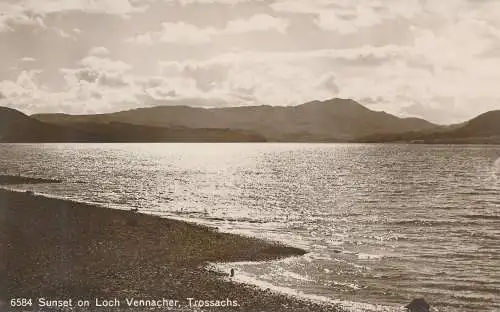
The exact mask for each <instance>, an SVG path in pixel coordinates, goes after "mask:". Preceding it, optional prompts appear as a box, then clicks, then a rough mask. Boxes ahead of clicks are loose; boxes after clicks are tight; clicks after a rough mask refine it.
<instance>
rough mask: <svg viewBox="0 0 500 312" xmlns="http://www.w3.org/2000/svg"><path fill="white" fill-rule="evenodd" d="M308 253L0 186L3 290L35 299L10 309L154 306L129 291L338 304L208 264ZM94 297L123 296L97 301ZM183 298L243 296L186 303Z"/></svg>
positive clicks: (272, 306) (3, 294)
mask: <svg viewBox="0 0 500 312" xmlns="http://www.w3.org/2000/svg"><path fill="white" fill-rule="evenodd" d="M304 253H305V251H303V250H301V249H297V248H292V247H287V246H283V245H280V244H278V243H273V242H268V241H263V240H259V239H254V238H248V237H243V236H238V235H233V234H226V233H219V232H217V230H215V229H211V228H208V227H205V226H199V225H194V224H190V223H186V222H182V221H177V220H171V219H165V218H159V217H156V216H150V215H144V214H140V213H134V212H131V211H120V210H113V209H106V208H101V207H97V206H92V205H87V204H81V203H75V202H71V201H64V200H59V199H51V198H45V197H41V196H34V195H32V194H25V193H16V192H10V191H5V190H0V300H1V301H3V302H4V304H5V302H10V299H11V298H32V299H33V308H32V309H27V308H23V309H8V310H9V311H28V310H40V309H39V308H38V307H37V304H38V301H37V300H38V298H41V297H45V298H47V299H58V300H65V299H72V301H73V302H72V304H73V306H74V305H75V300H77V299H88V300H89V301H90V302H91V307H90V308H88V307H87V308H81V309H80V308H74V309H73V310H71V311H146V310H148V311H149V309H148V308H145V307H140V308H129V307H127V305H126V302H125V300H126V298H136V299H155V300H156V299H161V298H167V299H173V300H179V305H178V306H177V307H175V308H173V309H170V311H259V312H261V311H340V309H338V308H335V307H332V306H328V305H324V304H317V303H313V302H308V301H305V300H299V299H297V298H293V297H289V296H285V295H280V294H276V293H272V292H270V291H266V290H261V289H258V288H256V287H252V286H246V285H242V284H237V283H233V282H228V281H224V280H223V279H222V277H223V276H221V274H220V273H215V272H209V271H207V270H206V269H205V268H204V267H205V265H206V264H207V263H208V262H229V261H263V260H269V259H277V258H281V257H286V256H295V255H302V254H304ZM236 274H237V273H236ZM226 279H227V277H226ZM96 298H101V299H114V298H116V299H118V300H119V301H120V306H119V307H114V308H109V307H108V308H104V307H95V299H96ZM186 298H194V299H196V300H198V299H199V300H220V301H221V302H222V301H224V302H225V301H226V299H229V300H230V301H232V302H234V301H236V302H237V305H238V306H232V307H211V308H210V307H209V308H196V307H193V306H191V307H189V306H188V300H187V299H186ZM214 304H217V303H214ZM35 307H36V308H35ZM4 308H5V306H4ZM1 309H2V308H0V310H1ZM57 310H60V309H56V308H49V309H45V310H44V311H57ZM61 310H63V309H61ZM153 310H155V311H168V310H169V309H166V308H155V309H153Z"/></svg>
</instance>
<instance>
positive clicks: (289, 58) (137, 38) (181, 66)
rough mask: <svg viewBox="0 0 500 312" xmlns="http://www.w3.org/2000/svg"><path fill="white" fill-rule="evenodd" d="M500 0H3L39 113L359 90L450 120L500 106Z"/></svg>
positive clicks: (17, 69) (22, 93)
mask: <svg viewBox="0 0 500 312" xmlns="http://www.w3.org/2000/svg"><path fill="white" fill-rule="evenodd" d="M499 87H500V1H497V0H439V1H436V0H0V105H2V106H8V107H12V108H15V109H19V110H21V111H23V112H25V113H27V114H33V113H51V112H63V113H70V114H89V113H106V112H114V111H121V110H127V109H132V108H136V107H147V106H155V105H165V104H167V105H176V104H184V105H191V106H202V107H221V106H242V105H279V106H289V105H298V104H301V103H304V102H308V101H313V100H325V99H329V98H334V97H339V98H351V99H354V100H356V101H358V102H359V103H361V104H363V105H365V106H367V107H368V108H370V109H372V110H377V111H386V112H389V113H392V114H395V115H398V116H402V117H407V116H415V117H421V118H425V119H427V120H429V121H432V122H436V123H440V124H451V123H456V122H462V121H465V120H467V119H469V118H472V117H474V116H476V115H478V114H481V113H484V112H486V111H489V110H493V109H500V92H499V91H498V90H499Z"/></svg>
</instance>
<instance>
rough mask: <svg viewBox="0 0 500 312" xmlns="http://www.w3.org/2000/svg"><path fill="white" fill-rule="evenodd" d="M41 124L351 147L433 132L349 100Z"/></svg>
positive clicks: (160, 109)
mask: <svg viewBox="0 0 500 312" xmlns="http://www.w3.org/2000/svg"><path fill="white" fill-rule="evenodd" d="M33 117H35V118H37V119H38V120H40V121H43V122H48V123H53V124H59V125H72V124H75V123H110V122H119V123H127V124H135V125H147V126H156V127H168V128H172V127H186V128H206V129H209V128H210V129H231V130H238V131H239V130H242V131H249V132H251V133H256V134H258V135H261V136H263V137H265V138H266V139H267V140H269V141H349V140H352V139H354V138H357V137H360V136H365V135H371V134H374V133H403V132H407V131H421V130H428V129H433V128H435V127H436V125H434V124H432V123H429V122H427V121H425V120H422V119H418V118H398V117H396V116H393V115H390V114H388V113H385V112H375V111H372V110H369V109H368V108H366V107H364V106H362V105H361V104H359V103H357V102H355V101H353V100H346V99H331V100H328V101H314V102H309V103H305V104H302V105H298V106H291V107H282V106H249V107H230V108H212V109H205V108H195V107H189V106H157V107H150V108H139V109H134V110H129V111H122V112H117V113H112V114H100V115H64V114H44V115H34V116H33Z"/></svg>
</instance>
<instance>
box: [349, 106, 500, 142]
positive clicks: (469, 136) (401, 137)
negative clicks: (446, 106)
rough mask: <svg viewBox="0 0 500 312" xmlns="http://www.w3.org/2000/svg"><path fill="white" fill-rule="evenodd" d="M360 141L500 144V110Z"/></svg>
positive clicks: (362, 138) (359, 140)
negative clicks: (459, 121)
mask: <svg viewBox="0 0 500 312" xmlns="http://www.w3.org/2000/svg"><path fill="white" fill-rule="evenodd" d="M358 142H412V143H443V144H459V143H461V144H500V110H495V111H490V112H487V113H484V114H481V115H479V116H477V117H475V118H473V119H471V120H469V121H467V122H465V123H462V124H459V125H454V126H450V127H442V128H439V129H431V130H430V131H429V130H428V131H410V132H406V133H399V134H394V133H389V134H379V135H369V136H365V137H361V138H359V139H358Z"/></svg>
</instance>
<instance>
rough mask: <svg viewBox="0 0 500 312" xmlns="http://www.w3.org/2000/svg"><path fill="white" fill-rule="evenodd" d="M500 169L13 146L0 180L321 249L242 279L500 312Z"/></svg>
mask: <svg viewBox="0 0 500 312" xmlns="http://www.w3.org/2000/svg"><path fill="white" fill-rule="evenodd" d="M499 158H500V146H426V145H361V144H352V145H351V144H16V145H8V144H3V145H0V174H21V175H29V176H37V177H46V178H47V177H48V178H57V179H62V180H64V183H62V184H46V185H34V186H14V188H18V189H25V188H30V189H32V190H34V191H37V192H42V193H45V194H50V195H53V196H61V197H67V198H71V199H75V200H79V201H88V202H94V203H99V204H102V205H105V206H109V207H112V208H124V209H128V208H130V207H132V206H133V207H139V208H140V209H141V211H143V212H147V213H154V214H160V215H165V216H175V217H182V218H189V219H193V220H196V221H197V222H203V223H208V224H211V225H215V226H218V227H220V228H222V229H224V230H226V231H233V232H239V233H244V234H248V235H253V236H258V237H266V238H272V239H275V240H280V241H283V242H286V243H289V244H292V245H295V246H298V247H303V248H305V249H307V250H308V251H311V253H310V254H308V255H306V256H305V257H299V258H292V259H288V260H285V261H276V262H269V263H260V264H255V263H241V264H237V265H236V267H237V269H238V274H237V275H238V276H239V278H240V279H241V280H245V281H251V282H254V283H257V284H259V283H260V284H261V285H266V286H269V285H272V286H273V287H274V286H276V287H282V288H283V289H289V290H293V291H295V292H298V293H303V294H309V295H316V296H321V297H324V298H331V299H335V300H342V302H344V304H345V305H346V306H347V307H350V309H352V310H353V311H371V310H376V309H379V310H387V311H398V309H399V308H400V307H401V306H402V305H404V304H406V303H408V302H409V300H410V299H411V298H414V297H421V296H423V297H425V298H426V299H427V300H428V301H430V302H432V304H433V305H434V306H435V307H436V308H437V310H438V311H450V312H451V311H453V312H455V311H466V312H469V311H500V159H499ZM233 266H234V265H233Z"/></svg>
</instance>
